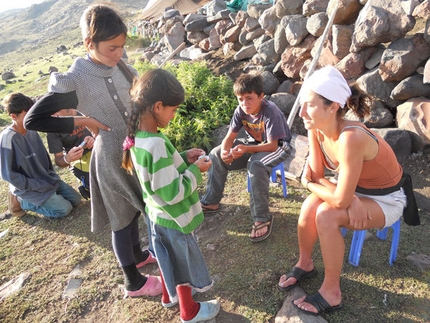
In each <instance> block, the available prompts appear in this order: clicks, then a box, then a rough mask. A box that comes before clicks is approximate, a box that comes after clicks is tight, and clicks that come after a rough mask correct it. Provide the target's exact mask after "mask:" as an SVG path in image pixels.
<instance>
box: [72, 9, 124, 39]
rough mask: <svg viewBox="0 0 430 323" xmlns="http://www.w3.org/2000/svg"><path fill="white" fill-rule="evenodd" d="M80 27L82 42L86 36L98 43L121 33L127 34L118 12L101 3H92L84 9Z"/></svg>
mask: <svg viewBox="0 0 430 323" xmlns="http://www.w3.org/2000/svg"><path fill="white" fill-rule="evenodd" d="M80 27H81V32H82V38H83V39H84V43H85V39H86V38H89V39H91V40H92V41H93V42H94V43H96V44H98V43H99V42H101V41H106V40H110V39H113V38H115V37H118V36H119V35H122V34H125V35H127V25H126V24H125V23H124V21H123V20H122V18H121V17H120V16H119V14H118V13H117V12H116V11H115V10H114V9H113V8H111V7H109V6H107V5H103V4H94V5H91V6H89V7H88V8H87V9H85V11H84V13H83V14H82V17H81V21H80Z"/></svg>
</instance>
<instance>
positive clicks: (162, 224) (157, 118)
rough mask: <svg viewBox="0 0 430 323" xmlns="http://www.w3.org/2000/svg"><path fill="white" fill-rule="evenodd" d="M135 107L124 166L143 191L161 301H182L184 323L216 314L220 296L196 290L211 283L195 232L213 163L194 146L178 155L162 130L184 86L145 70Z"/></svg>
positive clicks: (164, 73)
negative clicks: (204, 296) (203, 297)
mask: <svg viewBox="0 0 430 323" xmlns="http://www.w3.org/2000/svg"><path fill="white" fill-rule="evenodd" d="M130 93H131V99H132V102H133V109H132V112H131V115H130V119H129V123H128V136H127V137H126V139H125V141H124V144H123V149H124V157H123V167H124V168H125V169H127V170H128V171H129V172H132V170H133V166H134V169H135V170H136V173H137V176H138V178H139V180H140V183H141V185H142V190H143V200H144V201H145V203H146V213H147V214H148V217H149V225H150V231H151V237H150V239H151V240H152V245H153V248H154V252H155V256H156V258H157V262H158V266H159V267H160V275H161V282H162V288H163V293H162V300H161V302H162V305H163V306H164V307H171V306H174V305H176V304H177V303H178V302H179V308H180V316H181V322H185V323H194V322H200V321H206V320H210V319H212V318H214V317H215V316H216V315H217V314H218V312H219V309H220V305H219V303H218V301H217V300H211V301H207V302H200V303H199V302H195V301H194V300H193V296H192V291H193V290H192V289H194V290H196V291H197V292H204V291H207V290H208V289H210V288H211V287H212V285H213V282H212V280H211V278H210V276H209V272H208V269H207V267H206V263H205V261H204V259H203V255H202V253H201V251H200V249H199V247H198V245H197V242H196V238H195V236H194V234H193V231H194V230H195V229H196V228H197V227H198V226H199V225H200V224H201V223H202V222H203V211H202V208H201V205H200V201H199V196H198V193H197V190H196V189H197V185H198V184H199V183H201V182H202V175H201V172H205V171H207V170H208V169H209V167H210V166H211V164H212V163H211V161H210V160H209V159H205V158H199V157H200V156H201V155H204V151H203V150H201V149H197V148H192V149H190V150H188V151H185V152H183V153H181V154H180V153H179V152H178V151H177V150H176V149H175V147H173V145H172V143H171V142H170V141H169V139H167V138H166V137H165V136H164V135H163V134H162V133H160V132H159V131H158V128H165V127H166V126H167V125H168V124H169V122H170V120H172V119H173V118H174V116H175V112H176V110H177V109H178V107H179V105H180V104H181V103H182V102H183V100H184V89H183V87H182V85H181V84H180V83H179V81H178V80H177V79H176V78H175V77H174V76H173V75H172V74H170V73H169V72H167V71H165V70H162V69H155V70H151V71H149V72H147V73H145V74H144V75H143V76H142V77H141V78H140V79H139V80H138V81H137V82H136V83H135V84H134V86H133V87H132V89H131V91H130Z"/></svg>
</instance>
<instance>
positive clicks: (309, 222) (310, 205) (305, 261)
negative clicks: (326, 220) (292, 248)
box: [279, 194, 322, 287]
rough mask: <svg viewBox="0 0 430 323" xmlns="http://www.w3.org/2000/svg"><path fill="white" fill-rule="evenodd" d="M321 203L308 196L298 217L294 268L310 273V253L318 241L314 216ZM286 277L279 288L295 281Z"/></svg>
mask: <svg viewBox="0 0 430 323" xmlns="http://www.w3.org/2000/svg"><path fill="white" fill-rule="evenodd" d="M321 203H322V201H321V200H320V199H319V198H318V197H317V196H316V195H314V194H311V195H309V196H308V197H307V198H306V200H305V201H304V202H303V205H302V208H301V211H300V216H299V220H298V224H297V237H298V240H299V252H300V256H299V260H298V261H297V263H296V265H295V267H298V268H301V269H303V270H305V271H311V270H312V269H313V268H314V265H313V262H312V251H313V249H314V246H315V243H316V241H317V239H318V232H317V227H316V223H315V215H316V211H317V208H318V206H319V205H320V204H321ZM285 278H286V275H282V276H281V278H280V279H279V286H280V287H287V286H291V285H293V284H295V283H296V282H297V279H295V278H294V277H290V278H288V279H287V280H285Z"/></svg>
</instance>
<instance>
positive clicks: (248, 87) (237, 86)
mask: <svg viewBox="0 0 430 323" xmlns="http://www.w3.org/2000/svg"><path fill="white" fill-rule="evenodd" d="M233 91H234V94H235V95H236V96H238V95H242V94H245V93H252V92H255V93H256V94H257V95H258V96H259V95H261V94H262V93H263V77H262V76H261V74H242V75H240V76H239V77H238V78H237V80H236V82H234V85H233Z"/></svg>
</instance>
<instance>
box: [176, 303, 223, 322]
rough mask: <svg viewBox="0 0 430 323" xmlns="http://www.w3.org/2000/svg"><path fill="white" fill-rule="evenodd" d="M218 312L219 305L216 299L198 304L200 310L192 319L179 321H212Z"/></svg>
mask: <svg viewBox="0 0 430 323" xmlns="http://www.w3.org/2000/svg"><path fill="white" fill-rule="evenodd" d="M219 310H220V305H219V302H218V300H217V299H213V300H211V301H207V302H200V310H199V312H198V313H197V315H196V316H194V318H193V319H191V320H188V321H185V320H183V319H181V322H182V323H197V322H202V321H203V322H204V321H208V320H210V319H213V318H214V317H215V316H217V315H218V312H219Z"/></svg>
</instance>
